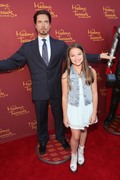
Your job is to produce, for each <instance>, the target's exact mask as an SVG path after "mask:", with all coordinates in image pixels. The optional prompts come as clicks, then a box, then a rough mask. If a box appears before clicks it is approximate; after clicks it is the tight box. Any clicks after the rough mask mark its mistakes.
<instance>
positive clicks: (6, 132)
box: [0, 129, 16, 139]
mask: <svg viewBox="0 0 120 180" xmlns="http://www.w3.org/2000/svg"><path fill="white" fill-rule="evenodd" d="M15 135H16V134H15V133H13V132H11V131H10V129H0V139H4V138H8V137H11V136H15Z"/></svg>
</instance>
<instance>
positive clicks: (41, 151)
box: [39, 144, 46, 155]
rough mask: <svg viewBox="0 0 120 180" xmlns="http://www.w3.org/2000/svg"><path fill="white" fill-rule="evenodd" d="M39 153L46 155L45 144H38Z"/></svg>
mask: <svg viewBox="0 0 120 180" xmlns="http://www.w3.org/2000/svg"><path fill="white" fill-rule="evenodd" d="M39 153H40V154H41V155H44V154H45V153H46V144H40V147H39Z"/></svg>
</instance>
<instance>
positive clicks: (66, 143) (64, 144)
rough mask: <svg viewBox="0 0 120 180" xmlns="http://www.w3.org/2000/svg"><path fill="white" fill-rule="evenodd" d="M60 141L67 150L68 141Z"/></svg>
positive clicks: (68, 146) (68, 147)
mask: <svg viewBox="0 0 120 180" xmlns="http://www.w3.org/2000/svg"><path fill="white" fill-rule="evenodd" d="M60 143H61V144H62V146H63V147H64V149H66V150H69V149H70V145H69V144H68V142H67V141H66V139H63V140H61V141H60Z"/></svg>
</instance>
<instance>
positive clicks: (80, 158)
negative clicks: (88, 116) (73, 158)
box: [78, 128, 87, 165]
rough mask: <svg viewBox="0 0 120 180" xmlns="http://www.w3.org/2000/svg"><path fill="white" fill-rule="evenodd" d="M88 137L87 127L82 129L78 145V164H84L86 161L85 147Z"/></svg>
mask: <svg viewBox="0 0 120 180" xmlns="http://www.w3.org/2000/svg"><path fill="white" fill-rule="evenodd" d="M86 138H87V128H85V129H84V130H82V131H81V136H80V142H79V147H78V164H79V165H82V164H83V163H84V161H85V158H84V147H85V142H86Z"/></svg>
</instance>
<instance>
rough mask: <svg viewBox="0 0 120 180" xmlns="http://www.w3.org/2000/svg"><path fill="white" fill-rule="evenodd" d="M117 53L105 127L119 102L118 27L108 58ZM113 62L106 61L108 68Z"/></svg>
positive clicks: (119, 52) (119, 54)
mask: <svg viewBox="0 0 120 180" xmlns="http://www.w3.org/2000/svg"><path fill="white" fill-rule="evenodd" d="M117 53H118V61H117V65H116V71H115V78H116V80H115V84H114V86H113V90H112V98H111V104H110V111H109V114H108V116H107V118H106V119H105V121H104V124H105V125H109V124H110V123H111V122H112V121H113V120H114V117H115V114H116V111H117V108H118V105H119V101H120V26H118V27H117V28H116V32H115V34H114V38H113V43H112V47H111V50H110V56H116V54H117ZM112 65H113V61H112V58H111V59H110V60H109V61H108V67H110V68H111V67H112Z"/></svg>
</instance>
